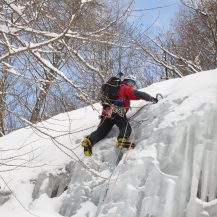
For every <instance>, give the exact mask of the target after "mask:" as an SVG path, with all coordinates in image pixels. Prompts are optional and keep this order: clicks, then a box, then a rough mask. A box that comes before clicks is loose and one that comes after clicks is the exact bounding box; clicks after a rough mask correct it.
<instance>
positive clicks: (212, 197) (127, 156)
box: [59, 99, 217, 217]
mask: <svg viewBox="0 0 217 217" xmlns="http://www.w3.org/2000/svg"><path fill="white" fill-rule="evenodd" d="M184 100H185V99H180V100H178V101H177V102H178V103H179V104H180V103H182V102H183V101H184ZM177 102H175V103H177ZM170 106H172V105H170V104H167V103H164V104H162V105H161V106H160V107H155V106H149V107H147V108H145V109H144V110H143V111H141V113H140V115H138V116H137V117H136V119H135V120H134V121H133V122H132V125H133V126H134V131H133V136H134V142H135V143H136V144H137V147H136V149H135V150H133V151H128V152H125V153H120V152H119V151H118V150H117V149H116V148H115V144H114V142H115V137H114V136H115V129H114V130H113V132H111V134H110V136H109V137H108V138H107V139H105V140H103V141H102V142H100V143H98V144H97V145H96V146H95V147H94V150H93V151H94V155H93V157H91V158H89V159H85V160H84V161H83V162H84V164H85V165H86V166H87V168H84V166H82V165H81V164H80V163H76V165H71V167H70V169H69V171H70V173H69V180H70V181H69V183H68V186H67V191H66V194H65V195H64V196H63V198H62V200H61V202H62V205H61V207H60V210H59V213H60V214H61V215H63V216H74V217H75V216H76V217H78V216H79V217H80V216H82V215H81V214H79V213H85V215H86V216H91V217H122V216H125V217H174V216H175V217H204V216H212V217H214V216H217V200H216V196H217V182H216V177H217V176H216V175H217V167H216V161H217V151H216V149H217V146H216V144H217V135H216V133H215V132H217V110H216V108H215V107H213V105H209V104H203V105H201V106H200V108H199V109H198V110H196V111H193V112H192V113H191V114H189V115H188V116H187V119H182V120H180V121H175V120H174V121H172V122H171V123H172V124H169V125H168V126H167V127H165V126H164V127H162V123H163V122H164V118H165V116H166V115H167V114H168V109H169V108H170ZM159 111H161V112H160V114H161V115H160V116H156V114H159ZM147 117H148V119H147ZM142 119H144V120H145V121H144V122H142V123H139V124H138V122H137V121H139V120H142ZM84 207H86V208H84ZM84 210H85V211H84Z"/></svg>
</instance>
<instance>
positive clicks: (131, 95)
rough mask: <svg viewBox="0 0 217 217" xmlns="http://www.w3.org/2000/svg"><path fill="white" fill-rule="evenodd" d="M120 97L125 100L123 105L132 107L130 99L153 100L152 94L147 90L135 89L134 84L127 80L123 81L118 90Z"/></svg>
mask: <svg viewBox="0 0 217 217" xmlns="http://www.w3.org/2000/svg"><path fill="white" fill-rule="evenodd" d="M118 99H122V100H123V104H122V106H123V107H125V108H130V100H140V99H143V100H146V101H151V99H152V96H150V95H148V94H147V93H145V92H141V91H138V90H135V89H134V88H133V87H132V86H129V85H127V84H126V83H125V82H123V83H122V84H121V86H120V89H119V91H118Z"/></svg>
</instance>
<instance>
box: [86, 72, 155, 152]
mask: <svg viewBox="0 0 217 217" xmlns="http://www.w3.org/2000/svg"><path fill="white" fill-rule="evenodd" d="M136 83H137V81H136V78H135V76H133V75H129V76H127V77H125V78H124V79H123V81H121V80H120V78H118V77H112V78H111V79H110V80H109V81H108V82H107V83H106V84H104V86H103V87H102V97H101V98H102V106H103V110H102V114H101V116H100V118H101V121H100V123H99V126H98V127H97V129H96V130H95V131H94V132H92V133H91V134H90V135H88V136H86V137H85V138H84V139H83V141H82V147H83V148H84V154H85V155H86V156H91V155H92V147H93V146H94V145H95V144H96V143H97V142H99V141H100V140H102V139H103V138H104V137H105V136H106V135H107V134H108V133H109V132H110V130H111V129H112V127H113V126H114V125H116V126H117V127H118V128H119V135H118V137H117V147H118V148H120V149H122V148H128V149H129V148H130V147H131V144H132V141H131V140H132V139H131V137H130V135H131V131H132V129H131V126H130V123H129V120H128V118H127V116H126V113H127V111H128V110H129V108H130V100H140V99H142V100H146V101H151V102H153V103H157V102H158V99H157V98H155V97H152V96H150V95H149V94H147V93H145V92H141V91H138V90H137V89H136V88H135V87H136Z"/></svg>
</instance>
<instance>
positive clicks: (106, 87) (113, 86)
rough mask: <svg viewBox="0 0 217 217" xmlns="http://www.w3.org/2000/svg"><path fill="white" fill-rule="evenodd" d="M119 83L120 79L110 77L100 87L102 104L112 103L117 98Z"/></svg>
mask: <svg viewBox="0 0 217 217" xmlns="http://www.w3.org/2000/svg"><path fill="white" fill-rule="evenodd" d="M120 85H121V79H120V78H118V77H111V78H110V79H109V80H108V81H107V82H106V83H104V84H103V85H102V87H101V101H102V103H104V104H113V103H114V101H115V100H117V99H118V90H119V88H120Z"/></svg>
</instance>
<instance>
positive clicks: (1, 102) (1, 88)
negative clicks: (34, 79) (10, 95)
mask: <svg viewBox="0 0 217 217" xmlns="http://www.w3.org/2000/svg"><path fill="white" fill-rule="evenodd" d="M6 89H7V70H6V66H5V65H4V64H2V75H1V77H0V136H3V135H4V134H5V129H4V110H5V100H6Z"/></svg>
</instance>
